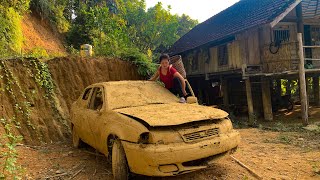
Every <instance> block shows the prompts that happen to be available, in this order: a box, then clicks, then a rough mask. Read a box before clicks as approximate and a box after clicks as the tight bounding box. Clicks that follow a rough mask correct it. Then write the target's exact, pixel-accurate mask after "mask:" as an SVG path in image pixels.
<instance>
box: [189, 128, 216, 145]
mask: <svg viewBox="0 0 320 180" xmlns="http://www.w3.org/2000/svg"><path fill="white" fill-rule="evenodd" d="M218 134H219V128H213V129H207V130H203V131H198V132H193V133H189V134H184V135H183V138H184V140H185V141H186V142H190V141H195V140H198V139H203V138H207V137H210V136H214V135H218Z"/></svg>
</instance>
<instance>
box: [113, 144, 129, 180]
mask: <svg viewBox="0 0 320 180" xmlns="http://www.w3.org/2000/svg"><path fill="white" fill-rule="evenodd" d="M112 173H113V177H114V179H115V180H128V179H129V167H128V163H127V159H126V154H125V152H124V149H123V147H122V144H121V141H120V140H119V139H117V140H115V141H114V143H113V146H112Z"/></svg>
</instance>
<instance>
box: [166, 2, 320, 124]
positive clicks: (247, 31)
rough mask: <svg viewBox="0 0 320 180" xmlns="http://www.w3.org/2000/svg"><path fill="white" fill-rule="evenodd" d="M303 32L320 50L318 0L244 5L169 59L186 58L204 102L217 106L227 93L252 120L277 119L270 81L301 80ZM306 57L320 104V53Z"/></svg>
mask: <svg viewBox="0 0 320 180" xmlns="http://www.w3.org/2000/svg"><path fill="white" fill-rule="evenodd" d="M298 33H302V34H303V44H304V46H320V2H319V1H318V0H240V1H239V2H238V3H236V4H234V5H233V6H231V7H229V8H228V9H226V10H224V11H222V12H220V13H219V14H217V15H215V16H213V17H211V18H209V19H208V20H206V21H205V22H203V23H201V24H199V25H198V26H196V27H195V28H193V29H192V30H191V31H190V32H189V33H187V34H185V35H184V36H183V37H181V38H180V39H179V40H178V41H177V42H176V43H175V44H174V45H173V46H172V48H171V49H170V54H171V55H178V54H179V55H181V56H182V58H183V62H184V65H185V68H186V71H187V77H188V79H189V81H190V82H191V84H192V86H193V87H194V89H195V91H196V94H197V95H198V97H199V99H200V101H202V102H203V103H205V104H208V105H211V104H215V103H218V101H219V96H220V95H222V94H223V104H225V105H230V104H242V105H246V106H247V108H248V111H249V114H250V115H254V114H259V113H260V114H261V115H264V117H265V119H267V120H272V119H273V113H272V112H273V111H272V100H271V96H272V90H271V87H270V86H271V85H272V83H271V82H278V84H279V80H280V79H289V80H290V79H298V74H299V56H298V52H299V46H298V39H297V34H298ZM304 53H305V55H304V56H305V60H306V61H305V64H306V65H305V67H306V68H305V74H306V76H307V77H312V78H313V82H314V88H313V93H314V99H315V102H316V103H317V104H318V103H319V75H320V61H319V60H320V49H319V48H313V47H312V48H306V49H305V52H304ZM317 60H318V61H317ZM218 84H219V86H220V85H221V86H220V87H219V86H217V85H218ZM217 87H219V88H220V90H217ZM278 87H279V86H278ZM278 89H279V88H278ZM249 117H250V116H249Z"/></svg>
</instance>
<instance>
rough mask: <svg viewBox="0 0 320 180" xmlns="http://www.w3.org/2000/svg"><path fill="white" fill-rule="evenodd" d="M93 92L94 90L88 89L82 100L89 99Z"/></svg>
mask: <svg viewBox="0 0 320 180" xmlns="http://www.w3.org/2000/svg"><path fill="white" fill-rule="evenodd" d="M91 90H92V88H89V89H86V91H85V92H84V94H83V96H82V100H87V99H88V98H89V95H90V92H91Z"/></svg>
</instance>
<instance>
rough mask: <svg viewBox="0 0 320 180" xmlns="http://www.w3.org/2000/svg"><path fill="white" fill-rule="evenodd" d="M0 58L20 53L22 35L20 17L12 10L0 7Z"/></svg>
mask: <svg viewBox="0 0 320 180" xmlns="http://www.w3.org/2000/svg"><path fill="white" fill-rule="evenodd" d="M0 12H2V13H0V57H5V56H9V55H13V54H18V53H20V52H21V47H22V44H23V34H22V30H21V25H20V21H21V16H20V15H19V13H18V12H16V11H15V10H14V8H12V7H11V8H6V7H4V6H2V5H0Z"/></svg>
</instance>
